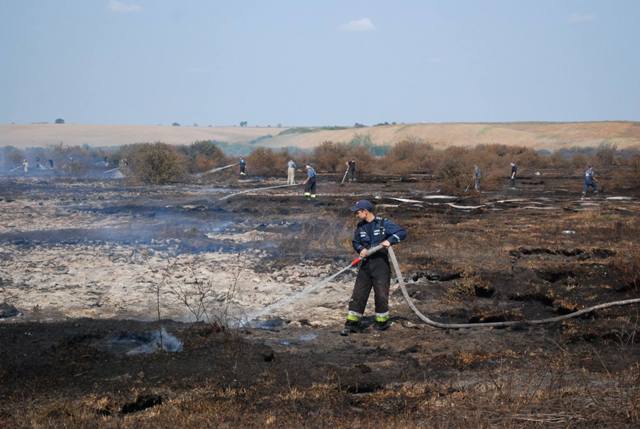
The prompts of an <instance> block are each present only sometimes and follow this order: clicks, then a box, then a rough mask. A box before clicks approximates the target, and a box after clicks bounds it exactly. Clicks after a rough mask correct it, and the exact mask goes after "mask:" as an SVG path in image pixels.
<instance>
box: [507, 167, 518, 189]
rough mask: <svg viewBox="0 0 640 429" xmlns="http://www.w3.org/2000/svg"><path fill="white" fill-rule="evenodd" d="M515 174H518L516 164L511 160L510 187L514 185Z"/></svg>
mask: <svg viewBox="0 0 640 429" xmlns="http://www.w3.org/2000/svg"><path fill="white" fill-rule="evenodd" d="M517 174H518V166H517V165H516V163H515V162H512V163H511V178H510V179H509V181H510V183H511V187H512V188H515V187H516V175H517Z"/></svg>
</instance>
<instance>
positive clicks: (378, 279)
mask: <svg viewBox="0 0 640 429" xmlns="http://www.w3.org/2000/svg"><path fill="white" fill-rule="evenodd" d="M390 284H391V269H390V268H389V258H388V257H387V254H386V252H384V253H376V254H374V255H372V256H371V257H370V258H367V259H365V260H364V262H363V263H362V266H360V270H359V271H358V276H357V277H356V284H355V286H354V287H353V294H352V295H351V300H350V301H349V311H355V312H356V313H360V314H362V313H364V309H365V307H366V306H367V301H368V300H369V294H370V293H371V288H373V293H374V297H375V303H376V313H386V312H387V311H389V286H390Z"/></svg>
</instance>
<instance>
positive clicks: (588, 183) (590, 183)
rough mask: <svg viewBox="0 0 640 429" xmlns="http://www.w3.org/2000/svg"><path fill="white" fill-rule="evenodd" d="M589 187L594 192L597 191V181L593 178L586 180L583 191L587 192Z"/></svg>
mask: <svg viewBox="0 0 640 429" xmlns="http://www.w3.org/2000/svg"><path fill="white" fill-rule="evenodd" d="M589 188H591V189H592V190H593V192H596V191H597V190H598V187H597V186H596V182H594V181H593V180H585V181H584V187H583V188H582V193H583V194H586V193H587V191H588V190H589Z"/></svg>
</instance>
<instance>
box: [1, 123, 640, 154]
mask: <svg viewBox="0 0 640 429" xmlns="http://www.w3.org/2000/svg"><path fill="white" fill-rule="evenodd" d="M283 132H284V133H283ZM354 138H356V139H357V138H359V139H362V138H365V139H368V140H370V141H371V142H372V143H373V144H376V145H393V144H395V143H398V142H400V141H406V140H415V141H424V142H429V143H431V144H432V145H434V146H436V147H439V148H444V147H449V146H464V147H469V146H475V145H478V144H494V143H497V144H506V145H511V146H526V147H528V148H531V149H548V150H555V149H561V148H570V147H574V146H578V147H589V146H592V147H595V146H598V145H599V144H601V143H609V144H615V145H617V146H618V148H620V149H623V148H628V147H633V146H640V123H637V122H615V121H612V122H580V123H537V122H531V123H487V124H482V123H468V124H467V123H442V124H429V123H424V124H401V125H383V126H373V127H365V128H346V129H323V128H321V127H320V128H300V129H295V128H294V129H286V128H276V127H258V128H254V127H247V128H241V127H212V128H208V127H204V126H201V127H191V126H182V127H171V126H142V125H126V126H125V125H75V124H62V125H55V124H42V125H0V146H8V145H12V146H16V147H19V148H25V147H32V146H47V145H53V144H59V143H61V142H62V143H64V144H65V145H67V146H76V145H83V144H89V145H92V146H97V147H102V146H119V145H125V144H131V143H140V142H157V141H160V142H164V143H167V144H180V145H183V144H190V143H192V142H194V141H198V140H217V141H223V142H227V143H247V142H251V141H255V140H256V139H260V141H259V142H258V143H257V144H258V145H260V146H266V147H271V148H280V147H299V148H307V149H308V148H314V147H316V146H318V145H320V144H321V143H323V142H325V141H332V142H335V143H348V142H350V141H352V140H353V139H354Z"/></svg>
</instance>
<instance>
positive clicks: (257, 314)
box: [234, 185, 640, 329]
mask: <svg viewBox="0 0 640 429" xmlns="http://www.w3.org/2000/svg"><path fill="white" fill-rule="evenodd" d="M289 186H291V185H289ZM262 189H270V188H262ZM234 195H235V194H234ZM383 247H384V246H382V245H381V244H379V245H377V246H375V247H372V248H371V249H368V252H367V256H370V255H373V254H374V253H376V252H377V251H379V250H381V249H383ZM388 252H389V259H390V260H391V264H392V266H393V271H394V272H395V275H396V280H397V282H398V285H399V287H400V290H401V291H402V296H403V297H404V299H405V301H406V302H407V305H409V308H411V310H412V311H413V312H414V313H415V314H416V316H418V318H419V319H420V320H422V321H423V322H424V323H426V324H427V325H429V326H432V327H434V328H440V329H463V328H505V327H508V326H523V325H542V324H545V323H555V322H561V321H563V320H566V319H571V318H574V317H578V316H581V315H583V314H586V313H591V312H593V311H595V310H601V309H603V308H608V307H615V306H620V305H629V304H636V303H640V298H633V299H625V300H622V301H612V302H605V303H603V304H599V305H594V306H593V307H587V308H583V309H581V310H578V311H574V312H573V313H569V314H564V315H562V316H556V317H549V318H547V319H536V320H512V321H506V322H484V323H441V322H436V321H435V320H432V319H430V318H429V317H428V316H425V315H424V314H423V313H422V312H421V311H420V310H418V308H417V307H416V305H415V304H414V303H413V300H412V299H411V297H410V296H409V292H408V291H407V288H406V286H405V283H404V279H403V277H402V272H401V271H400V264H398V259H397V258H396V254H395V252H394V251H393V248H392V247H388ZM362 259H363V258H360V257H358V258H356V259H354V260H353V261H351V263H350V264H349V265H348V266H346V267H344V268H342V269H341V270H340V271H338V272H336V273H334V274H332V275H330V276H329V277H326V278H324V279H322V280H320V281H319V282H316V283H314V284H312V285H311V286H309V287H307V288H305V289H303V290H301V291H300V292H297V293H295V294H293V295H291V296H288V297H286V298H284V299H282V300H279V301H276V302H274V303H272V304H270V305H268V306H267V307H265V308H263V309H262V310H260V311H258V312H255V313H253V314H252V315H250V316H248V317H247V321H251V320H255V319H257V318H259V317H262V316H266V315H268V314H269V313H270V312H271V311H273V310H276V309H278V308H281V307H283V306H284V305H287V304H291V303H293V302H295V301H297V300H299V299H301V298H303V297H305V296H307V295H308V294H309V293H311V292H314V291H316V290H318V289H320V288H322V287H324V286H325V285H326V284H327V283H329V282H330V281H331V280H333V279H335V278H336V277H337V276H339V275H340V274H342V273H343V272H345V271H347V270H349V269H350V268H353V267H355V266H356V265H358V264H359V263H360V262H361V261H362Z"/></svg>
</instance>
